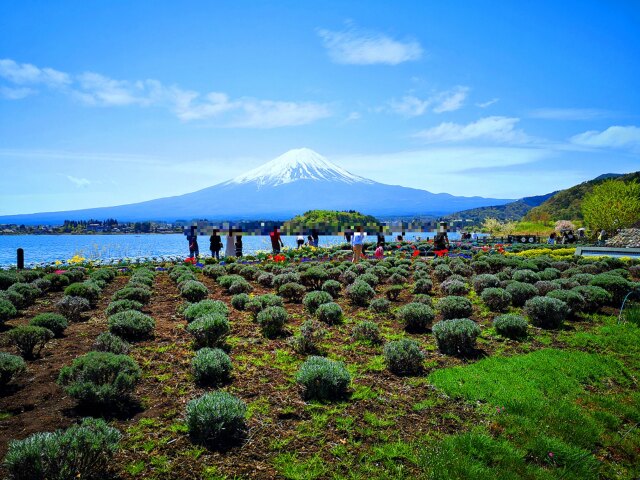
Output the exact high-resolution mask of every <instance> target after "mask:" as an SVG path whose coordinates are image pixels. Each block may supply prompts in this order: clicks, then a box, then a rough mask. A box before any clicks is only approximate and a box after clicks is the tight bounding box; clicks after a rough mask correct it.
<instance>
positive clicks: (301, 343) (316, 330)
mask: <svg viewBox="0 0 640 480" xmlns="http://www.w3.org/2000/svg"><path fill="white" fill-rule="evenodd" d="M326 334H327V331H326V330H325V329H324V327H323V325H322V324H321V323H320V322H317V321H315V320H305V321H304V322H303V323H302V325H300V333H299V334H298V335H295V336H293V337H292V338H291V340H290V343H291V346H292V347H293V349H294V350H295V351H296V352H298V353H301V354H314V353H317V352H318V350H319V345H320V342H321V341H322V339H323V338H324V337H325V336H326Z"/></svg>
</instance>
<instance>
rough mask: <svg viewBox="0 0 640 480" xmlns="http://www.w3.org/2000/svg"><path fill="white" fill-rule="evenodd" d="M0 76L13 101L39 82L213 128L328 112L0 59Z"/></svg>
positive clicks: (100, 103) (95, 103)
mask: <svg viewBox="0 0 640 480" xmlns="http://www.w3.org/2000/svg"><path fill="white" fill-rule="evenodd" d="M0 78H3V79H4V80H5V81H8V82H10V83H12V84H13V85H17V86H19V87H18V88H15V87H9V86H2V85H0V97H3V98H7V99H13V100H18V99H20V98H24V97H26V96H28V95H31V94H33V93H36V91H35V90H32V89H30V88H28V87H22V85H37V84H41V85H44V86H46V87H49V88H51V89H56V90H59V91H62V92H63V93H65V94H68V95H69V96H70V97H71V98H73V99H75V100H76V101H78V102H80V103H81V104H83V105H87V106H92V107H125V106H139V107H152V106H155V107H161V108H166V109H168V110H170V111H171V112H173V113H174V114H175V115H176V116H177V117H178V118H179V119H180V120H182V121H185V122H188V121H197V120H205V119H216V120H217V121H218V125H219V126H231V127H244V128H277V127H287V126H298V125H305V124H308V123H312V122H314V121H316V120H319V119H322V118H326V117H329V116H331V115H332V112H331V108H330V106H329V105H327V104H324V103H317V102H309V101H302V102H294V101H278V100H266V99H257V98H251V97H240V98H237V99H232V98H230V97H229V96H228V95H227V94H225V93H223V92H209V93H206V94H201V93H199V92H196V91H192V90H185V89H182V88H180V87H177V86H173V85H172V86H166V85H164V84H162V83H161V82H160V81H158V80H154V79H145V80H136V81H129V80H117V79H113V78H110V77H107V76H105V75H102V74H99V73H95V72H84V73H81V74H79V75H70V74H67V73H64V72H59V71H57V70H53V69H50V68H43V69H41V68H38V67H36V66H34V65H30V64H18V63H16V62H14V61H13V60H8V59H5V60H0Z"/></svg>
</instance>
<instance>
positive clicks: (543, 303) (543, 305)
mask: <svg viewBox="0 0 640 480" xmlns="http://www.w3.org/2000/svg"><path fill="white" fill-rule="evenodd" d="M524 311H525V313H526V314H527V315H528V316H529V319H530V320H531V323H532V324H533V325H535V326H536V327H540V328H551V329H553V328H560V327H561V326H562V324H563V323H564V320H565V318H567V315H569V307H567V304H566V303H564V302H563V301H561V300H558V299H557V298H551V297H533V298H531V299H529V300H527V303H525V305H524Z"/></svg>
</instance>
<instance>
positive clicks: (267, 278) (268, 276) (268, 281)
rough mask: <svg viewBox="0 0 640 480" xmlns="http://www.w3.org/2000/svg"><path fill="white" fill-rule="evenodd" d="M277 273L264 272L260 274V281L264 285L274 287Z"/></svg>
mask: <svg viewBox="0 0 640 480" xmlns="http://www.w3.org/2000/svg"><path fill="white" fill-rule="evenodd" d="M274 277H275V275H274V274H273V273H268V272H262V273H261V274H260V275H258V279H257V281H258V283H259V284H260V285H262V286H263V287H273V278H274Z"/></svg>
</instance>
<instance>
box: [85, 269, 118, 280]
mask: <svg viewBox="0 0 640 480" xmlns="http://www.w3.org/2000/svg"><path fill="white" fill-rule="evenodd" d="M89 278H90V279H91V280H99V281H103V282H105V284H106V283H111V282H112V281H113V279H114V278H116V272H114V271H113V270H111V269H110V268H101V269H99V270H94V271H93V272H91V274H89Z"/></svg>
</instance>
